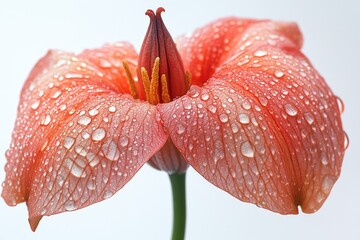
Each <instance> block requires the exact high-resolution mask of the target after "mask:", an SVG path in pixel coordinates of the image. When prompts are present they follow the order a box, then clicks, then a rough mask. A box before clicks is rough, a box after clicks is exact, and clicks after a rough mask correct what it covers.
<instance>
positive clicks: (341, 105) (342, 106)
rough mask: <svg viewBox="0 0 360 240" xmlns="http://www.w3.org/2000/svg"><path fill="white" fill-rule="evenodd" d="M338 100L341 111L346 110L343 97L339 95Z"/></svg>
mask: <svg viewBox="0 0 360 240" xmlns="http://www.w3.org/2000/svg"><path fill="white" fill-rule="evenodd" d="M336 101H337V103H338V106H339V110H340V113H343V112H344V110H345V105H344V102H343V101H342V99H341V98H339V97H336Z"/></svg>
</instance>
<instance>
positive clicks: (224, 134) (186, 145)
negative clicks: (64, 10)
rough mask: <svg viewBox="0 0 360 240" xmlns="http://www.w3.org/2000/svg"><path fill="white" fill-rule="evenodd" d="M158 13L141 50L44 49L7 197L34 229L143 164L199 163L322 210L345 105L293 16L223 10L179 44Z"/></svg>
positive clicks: (114, 187)
mask: <svg viewBox="0 0 360 240" xmlns="http://www.w3.org/2000/svg"><path fill="white" fill-rule="evenodd" d="M162 11H163V9H162V8H160V9H158V11H157V12H156V14H155V13H153V12H152V11H148V12H147V15H149V17H150V26H149V30H148V33H147V35H146V37H145V41H144V44H143V47H142V51H141V52H140V56H138V54H137V53H136V51H135V50H134V48H133V47H132V46H131V45H130V44H129V43H124V42H120V43H115V44H108V45H105V46H103V47H101V48H99V49H94V50H85V51H84V52H82V53H81V54H79V55H75V54H72V53H67V52H62V51H49V52H48V54H47V55H46V56H45V57H43V58H42V59H41V60H40V61H39V62H38V63H37V64H36V66H35V67H34V69H33V70H32V72H31V73H30V76H29V77H28V79H27V80H26V82H25V85H24V87H23V89H22V92H21V99H20V104H19V108H18V115H17V119H16V123H15V128H14V131H13V135H12V142H11V145H10V148H9V150H8V151H7V152H6V158H7V164H6V166H5V171H6V179H5V181H4V184H3V191H2V197H3V198H4V199H5V201H6V203H7V204H8V205H11V206H15V205H16V204H18V203H20V202H26V203H27V206H28V210H29V222H30V225H31V228H32V230H34V231H35V229H36V227H37V225H38V223H39V221H40V220H41V218H42V216H49V215H53V214H57V213H61V212H65V211H73V210H76V209H80V208H83V207H86V206H88V205H91V204H93V203H96V202H99V201H102V200H104V199H107V198H109V197H111V196H112V195H113V194H114V193H115V192H117V191H118V190H119V189H121V188H122V187H123V186H124V185H125V184H126V183H127V182H128V181H129V180H130V179H131V178H132V177H133V176H134V175H135V174H136V172H137V171H138V170H139V169H140V168H141V167H142V166H143V165H144V164H145V163H146V162H148V163H150V164H151V165H152V166H154V167H156V168H158V169H161V170H164V171H167V172H168V173H170V174H172V173H182V172H184V171H186V169H187V167H188V166H189V165H190V166H191V167H193V168H194V169H195V170H196V171H197V172H199V173H200V174H201V175H202V176H203V177H204V178H205V179H207V180H208V181H209V182H211V183H212V184H214V185H215V186H217V187H219V188H221V189H223V190H224V191H226V192H228V193H230V194H231V195H233V196H234V197H236V198H238V199H240V200H242V201H245V202H249V203H253V204H256V205H258V206H259V207H262V208H266V209H269V210H271V211H274V212H278V213H281V214H296V213H297V212H298V206H299V205H300V206H301V208H302V210H303V211H304V212H306V213H312V212H315V211H316V210H318V209H319V208H320V207H321V206H322V205H323V203H324V201H325V200H326V198H327V196H328V195H329V193H330V191H331V189H332V187H333V185H334V183H335V181H336V180H337V178H338V177H339V174H340V170H341V164H342V159H343V156H344V152H345V149H346V144H345V140H346V138H345V135H344V132H343V130H342V124H341V118H340V115H341V112H342V110H343V107H342V104H340V105H339V104H338V101H339V98H337V97H336V96H335V95H334V94H333V92H332V91H331V90H330V88H329V86H328V85H327V84H326V82H325V81H324V79H323V78H322V77H321V76H320V75H319V73H318V72H317V71H316V70H315V69H314V67H313V66H312V65H311V63H310V62H309V60H308V59H307V58H306V57H305V56H304V55H303V54H302V52H301V51H300V48H301V45H302V36H301V33H300V31H299V29H298V27H297V25H296V24H294V23H284V22H274V21H269V20H254V19H242V18H236V17H231V18H224V19H220V20H217V21H215V22H213V23H210V24H209V25H207V26H205V27H203V28H200V29H198V30H197V31H195V33H193V34H192V35H191V36H189V37H184V38H182V39H181V40H180V41H179V43H178V50H179V53H178V52H177V50H176V47H175V45H174V44H173V41H172V39H171V37H170V35H169V33H168V32H167V30H166V28H165V26H164V25H163V22H162V19H161V16H160V14H161V12H162ZM155 33H156V34H155ZM159 33H163V35H161V34H159ZM156 44H158V46H157V47H158V48H157V49H156V50H154V49H153V48H152V47H153V46H155V45H156ZM164 47H165V48H164ZM164 49H165V50H164ZM153 53H155V54H156V53H157V55H156V56H153V55H152V54H153ZM164 59H167V60H166V61H165V60H164ZM166 67H167V68H166ZM174 72H176V74H174ZM187 72H188V73H189V74H187ZM163 75H164V76H165V77H163ZM190 75H191V77H190ZM134 76H135V77H134ZM136 76H138V77H136ZM190 80H191V81H190Z"/></svg>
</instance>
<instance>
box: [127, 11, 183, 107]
mask: <svg viewBox="0 0 360 240" xmlns="http://www.w3.org/2000/svg"><path fill="white" fill-rule="evenodd" d="M164 11H165V10H164V8H161V7H160V8H158V9H157V10H156V14H155V13H154V11H152V10H147V11H146V13H145V14H146V15H148V16H149V17H150V24H149V27H148V30H147V32H146V35H145V38H144V41H143V44H142V46H141V50H140V54H139V60H138V69H137V75H138V79H139V80H140V81H141V83H142V89H137V88H136V85H135V82H134V79H133V77H132V75H131V72H130V69H129V66H128V64H127V63H126V62H125V61H124V64H123V65H124V68H125V70H126V73H127V76H128V79H129V85H130V91H131V95H132V96H133V97H134V98H138V96H139V95H140V96H145V98H146V99H144V100H146V101H148V102H149V103H151V104H158V103H167V102H170V101H171V100H173V99H175V98H177V97H180V96H183V95H184V94H185V93H186V92H187V91H188V90H189V87H190V74H189V73H188V72H185V70H184V65H183V62H182V60H181V57H180V54H179V52H178V50H177V49H176V45H175V43H174V40H173V39H172V37H171V35H170V33H169V31H168V30H167V29H166V27H165V24H164V22H163V20H162V18H161V13H162V12H164ZM149 73H151V75H149ZM139 91H141V92H143V93H144V94H139Z"/></svg>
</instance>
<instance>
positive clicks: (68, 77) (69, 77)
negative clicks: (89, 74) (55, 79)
mask: <svg viewBox="0 0 360 240" xmlns="http://www.w3.org/2000/svg"><path fill="white" fill-rule="evenodd" d="M82 77H83V75H82V74H80V73H67V74H65V78H67V79H73V78H82Z"/></svg>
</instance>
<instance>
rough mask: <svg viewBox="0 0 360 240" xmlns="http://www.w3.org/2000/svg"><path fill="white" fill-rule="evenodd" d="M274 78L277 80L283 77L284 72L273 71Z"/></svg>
mask: <svg viewBox="0 0 360 240" xmlns="http://www.w3.org/2000/svg"><path fill="white" fill-rule="evenodd" d="M274 76H275V77H277V78H281V77H283V76H284V72H283V71H281V70H275V72H274Z"/></svg>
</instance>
